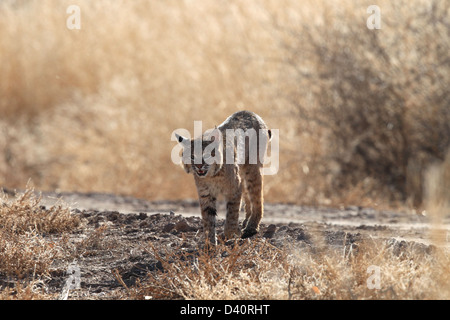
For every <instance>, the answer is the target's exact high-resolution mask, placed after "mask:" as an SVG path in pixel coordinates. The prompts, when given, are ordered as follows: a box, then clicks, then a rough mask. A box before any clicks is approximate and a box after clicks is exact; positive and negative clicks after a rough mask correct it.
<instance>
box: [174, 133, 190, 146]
mask: <svg viewBox="0 0 450 320" xmlns="http://www.w3.org/2000/svg"><path fill="white" fill-rule="evenodd" d="M175 137H176V138H177V141H178V142H179V143H181V144H186V141H187V139H186V138H185V137H183V136H180V135H179V134H177V133H175Z"/></svg>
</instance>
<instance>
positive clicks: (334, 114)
mask: <svg viewBox="0 0 450 320" xmlns="http://www.w3.org/2000/svg"><path fill="white" fill-rule="evenodd" d="M72 4H73V1H65V0H62V1H61V0H40V1H33V0H28V1H27V0H22V1H18V0H17V1H13V0H9V1H0V61H1V64H0V77H1V81H0V97H1V98H0V113H1V117H0V132H1V134H0V185H1V186H4V187H9V188H24V186H25V185H26V183H27V181H28V180H29V179H30V178H31V180H32V182H33V185H34V186H35V187H36V188H37V189H39V190H55V189H56V190H64V191H101V192H114V193H120V194H126V195H133V196H137V197H143V198H147V199H180V198H195V197H196V193H195V188H194V184H193V181H192V178H191V177H190V176H188V175H186V174H185V173H184V172H183V170H181V169H180V168H178V167H177V166H175V165H174V164H173V163H172V162H171V160H170V153H171V150H172V148H173V146H174V144H175V142H173V141H171V133H172V131H173V130H175V129H177V128H186V129H188V130H189V131H191V132H192V131H193V121H194V120H203V121H204V128H205V129H206V128H209V127H212V126H214V125H216V124H219V123H221V122H222V121H223V120H224V119H225V118H226V117H227V116H228V115H230V114H231V113H232V112H234V111H237V110H240V109H250V110H253V111H255V112H256V113H258V114H260V115H261V116H262V117H263V119H265V121H266V122H267V124H268V125H269V126H270V127H271V128H275V129H280V138H281V143H280V154H279V157H280V171H279V173H278V174H277V175H276V176H268V177H267V178H266V186H265V193H266V200H267V201H272V202H275V201H276V202H295V203H302V204H321V205H329V204H331V205H340V204H358V205H372V206H395V205H398V204H400V205H403V204H405V203H406V204H408V203H409V204H410V205H411V206H419V205H420V204H421V202H422V197H423V196H422V193H423V182H422V181H423V177H424V173H425V171H426V168H427V167H428V165H429V164H431V163H438V164H439V163H440V162H442V161H443V160H444V156H445V152H446V150H447V149H448V147H449V145H450V138H449V137H450V111H449V109H450V108H449V105H450V103H449V102H450V99H449V92H448V87H449V76H448V75H449V74H450V73H449V71H450V70H449V69H450V62H449V54H448V52H449V51H450V50H449V49H450V48H449V43H450V41H449V30H450V28H449V21H450V18H449V16H450V13H449V8H448V4H447V3H446V1H438V0H435V1H420V0H414V1H396V2H395V3H391V1H378V2H377V5H378V6H379V7H380V8H381V14H382V16H381V22H382V29H380V30H369V29H368V28H367V27H366V20H367V18H368V17H369V14H368V13H367V12H366V10H367V7H368V6H369V5H371V4H372V3H370V2H368V1H340V2H339V3H331V2H327V1H290V0H281V1H280V0H276V1H275V0H262V1H256V0H255V1H253V0H249V1H238V0H231V1H226V2H224V1H212V0H203V1H187V0H185V1H181V0H169V1H157V0H154V1H143V0H133V1H123V0H122V1H121V0H109V1H108V0H98V1H87V0H80V1H77V3H76V4H77V5H79V7H80V9H81V30H69V29H67V27H66V20H67V18H68V17H69V14H67V13H66V9H67V7H68V6H69V5H72Z"/></svg>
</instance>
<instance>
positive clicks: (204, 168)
mask: <svg viewBox="0 0 450 320" xmlns="http://www.w3.org/2000/svg"><path fill="white" fill-rule="evenodd" d="M175 136H176V138H177V141H178V142H179V143H180V144H181V145H182V146H183V157H182V164H183V167H184V170H185V171H186V172H187V173H193V174H194V175H196V176H197V177H199V178H205V177H213V176H215V175H216V174H217V172H219V171H220V169H221V168H222V151H221V148H222V134H221V132H220V130H218V129H214V130H212V131H209V132H206V133H205V134H204V135H203V136H202V137H200V138H197V139H188V138H185V137H183V136H180V135H178V134H176V133H175Z"/></svg>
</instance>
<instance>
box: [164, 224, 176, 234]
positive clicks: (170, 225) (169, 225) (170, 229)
mask: <svg viewBox="0 0 450 320" xmlns="http://www.w3.org/2000/svg"><path fill="white" fill-rule="evenodd" d="M174 227H175V223H172V222H170V223H168V224H166V225H165V226H164V228H163V229H162V231H163V232H170V231H172V230H173V228H174Z"/></svg>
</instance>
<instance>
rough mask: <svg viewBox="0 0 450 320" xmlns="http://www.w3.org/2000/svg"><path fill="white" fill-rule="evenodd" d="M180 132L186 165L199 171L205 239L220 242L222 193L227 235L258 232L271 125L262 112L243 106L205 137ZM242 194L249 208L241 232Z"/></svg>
mask: <svg viewBox="0 0 450 320" xmlns="http://www.w3.org/2000/svg"><path fill="white" fill-rule="evenodd" d="M175 136H176V138H177V141H178V142H179V143H180V144H181V145H182V146H183V166H184V169H185V171H186V172H187V173H192V174H193V175H194V180H195V184H196V186H197V192H198V197H199V202H200V208H201V214H202V221H203V230H204V233H205V240H206V239H208V240H209V242H210V243H212V244H216V243H217V240H216V226H215V224H216V215H217V210H216V200H217V197H218V196H219V195H223V196H224V197H225V200H226V210H227V213H226V220H225V228H224V234H225V237H226V238H228V239H230V238H233V237H235V236H237V237H239V236H241V237H242V238H248V237H251V236H253V235H255V234H256V233H258V231H259V224H260V221H261V219H262V216H263V175H262V174H261V168H262V166H263V164H264V154H265V152H266V150H267V146H268V143H269V140H270V139H271V131H270V130H268V129H267V126H266V124H265V123H264V121H263V120H262V119H261V117H259V116H258V115H257V114H255V113H253V112H250V111H239V112H236V113H234V114H233V115H231V116H230V117H228V119H226V120H225V121H224V122H223V123H222V124H221V125H219V126H218V127H216V128H215V129H213V130H209V131H207V132H205V133H204V134H203V135H202V137H200V138H196V139H188V138H185V137H183V136H180V135H178V134H175ZM235 138H236V139H235ZM196 146H197V147H196ZM224 146H225V147H224ZM242 196H243V197H244V201H245V212H246V214H245V220H244V222H243V227H244V229H243V232H242V235H241V230H240V228H239V210H240V205H241V198H242Z"/></svg>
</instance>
